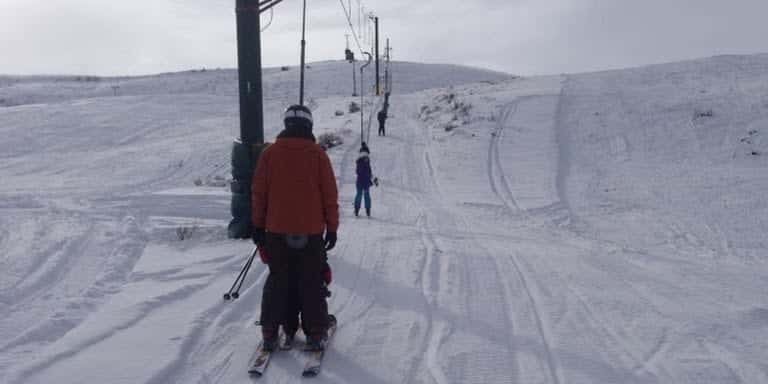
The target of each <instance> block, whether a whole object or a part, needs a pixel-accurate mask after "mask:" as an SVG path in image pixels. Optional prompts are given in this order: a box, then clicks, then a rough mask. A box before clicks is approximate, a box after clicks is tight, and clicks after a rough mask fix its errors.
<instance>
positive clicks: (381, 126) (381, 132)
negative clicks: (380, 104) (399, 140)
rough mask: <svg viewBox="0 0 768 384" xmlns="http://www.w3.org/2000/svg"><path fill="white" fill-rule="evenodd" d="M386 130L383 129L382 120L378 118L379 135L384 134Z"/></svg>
mask: <svg viewBox="0 0 768 384" xmlns="http://www.w3.org/2000/svg"><path fill="white" fill-rule="evenodd" d="M386 135H387V134H386V132H385V131H384V120H379V136H386Z"/></svg>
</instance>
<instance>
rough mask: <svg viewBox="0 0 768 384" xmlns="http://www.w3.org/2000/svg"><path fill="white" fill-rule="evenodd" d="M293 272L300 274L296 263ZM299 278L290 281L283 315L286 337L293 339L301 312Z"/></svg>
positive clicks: (296, 274)
mask: <svg viewBox="0 0 768 384" xmlns="http://www.w3.org/2000/svg"><path fill="white" fill-rule="evenodd" d="M291 274H292V275H293V276H298V265H294V268H292V271H291ZM299 285H300V283H299V279H298V277H296V278H295V280H294V281H291V282H289V284H288V292H287V294H286V299H285V314H284V316H283V331H284V332H285V335H286V338H288V339H291V340H292V339H293V336H294V335H295V334H296V331H297V330H298V329H299V314H300V312H301V294H300V291H299Z"/></svg>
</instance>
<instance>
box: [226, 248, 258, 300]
mask: <svg viewBox="0 0 768 384" xmlns="http://www.w3.org/2000/svg"><path fill="white" fill-rule="evenodd" d="M257 251H258V247H254V248H253V251H252V252H251V256H250V257H249V258H248V261H246V262H245V265H243V268H242V269H240V274H238V275H237V279H235V282H234V283H232V287H230V288H229V292H227V293H225V294H224V300H229V299H232V298H235V299H237V298H238V297H239V296H240V294H239V293H238V292H234V294H233V291H234V289H235V286H237V283H238V282H241V281H242V280H244V279H245V275H246V274H247V272H248V269H250V268H251V264H252V263H253V258H254V257H255V256H256V252H257ZM240 284H241V285H242V282H241V283H240ZM239 290H240V289H239V288H238V291H239Z"/></svg>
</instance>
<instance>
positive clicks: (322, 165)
mask: <svg viewBox="0 0 768 384" xmlns="http://www.w3.org/2000/svg"><path fill="white" fill-rule="evenodd" d="M251 207H252V220H253V225H254V227H256V228H265V229H266V230H267V231H268V232H272V233H282V234H289V233H290V234H308V235H314V234H322V233H323V232H324V231H328V232H336V230H337V229H338V228H339V203H338V191H337V189H336V176H335V175H334V173H333V167H332V166H331V161H330V159H328V155H326V154H325V152H324V151H323V149H322V148H320V146H319V145H317V144H315V142H314V141H312V140H308V139H306V138H294V137H284V138H281V137H278V139H277V140H276V141H275V143H274V144H272V145H270V146H269V147H267V148H266V149H265V150H264V152H262V153H261V156H260V157H259V162H258V164H257V165H256V171H255V172H254V174H253V183H252V186H251Z"/></svg>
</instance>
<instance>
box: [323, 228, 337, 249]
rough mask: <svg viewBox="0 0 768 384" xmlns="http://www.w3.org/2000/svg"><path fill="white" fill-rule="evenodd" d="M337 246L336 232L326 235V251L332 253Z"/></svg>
mask: <svg viewBox="0 0 768 384" xmlns="http://www.w3.org/2000/svg"><path fill="white" fill-rule="evenodd" d="M335 246H336V232H326V233H325V250H326V251H330V250H331V249H333V247H335Z"/></svg>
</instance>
